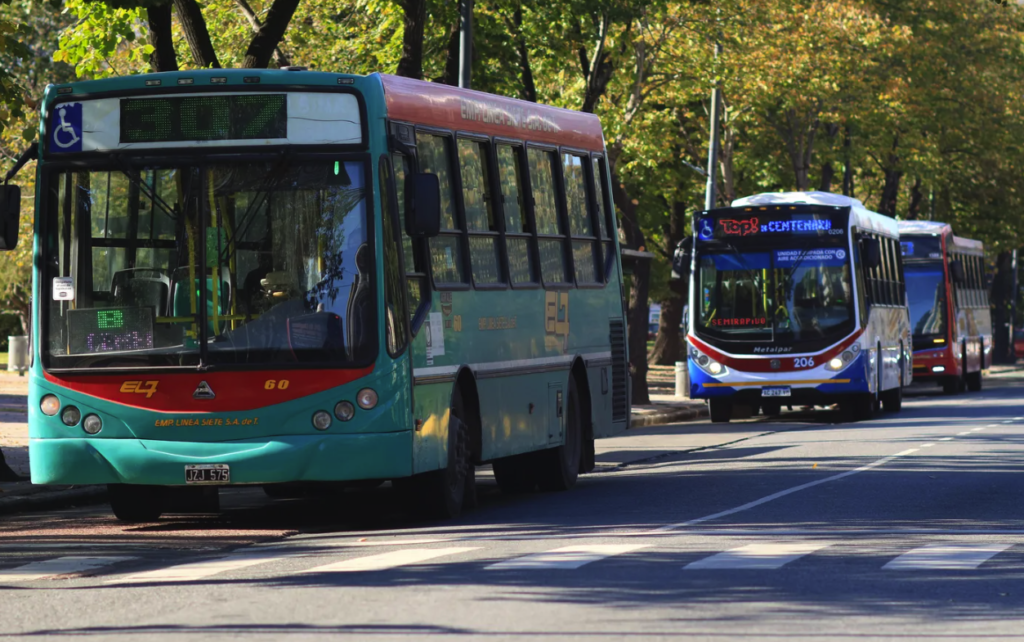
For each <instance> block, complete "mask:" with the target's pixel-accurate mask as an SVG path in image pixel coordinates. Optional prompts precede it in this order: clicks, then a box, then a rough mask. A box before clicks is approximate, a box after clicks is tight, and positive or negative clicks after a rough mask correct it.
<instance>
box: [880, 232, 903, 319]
mask: <svg viewBox="0 0 1024 642" xmlns="http://www.w3.org/2000/svg"><path fill="white" fill-rule="evenodd" d="M883 247H885V254H886V256H887V257H888V259H889V261H888V263H889V304H890V305H901V302H902V299H903V297H902V296H901V293H900V264H899V253H898V252H897V251H896V240H895V239H891V238H888V237H887V238H886V239H885V245H884V246H883Z"/></svg>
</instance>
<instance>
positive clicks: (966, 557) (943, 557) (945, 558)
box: [882, 543, 1013, 571]
mask: <svg viewBox="0 0 1024 642" xmlns="http://www.w3.org/2000/svg"><path fill="white" fill-rule="evenodd" d="M1011 546H1013V544H948V543H947V544H929V545H928V546H922V547H921V548H915V549H914V550H912V551H907V552H906V553H904V554H903V555H900V556H899V557H897V558H896V559H894V560H892V561H891V562H889V563H888V564H886V565H885V566H883V567H882V568H885V569H889V570H894V571H907V570H934V569H958V570H970V569H973V568H978V567H979V566H981V564H982V563H983V562H985V561H986V560H988V559H989V558H991V557H994V556H995V555H997V554H999V553H1002V552H1003V551H1005V550H1006V549H1008V548H1010V547H1011Z"/></svg>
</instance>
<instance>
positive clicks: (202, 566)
mask: <svg viewBox="0 0 1024 642" xmlns="http://www.w3.org/2000/svg"><path fill="white" fill-rule="evenodd" d="M280 559H284V557H283V556H280V555H258V554H248V555H232V556H230V557H219V558H217V559H212V560H204V561H202V562H192V563H189V564H177V565H175V566H168V567H166V568H158V569H155V570H152V571H144V572H142V573H135V574H134V575H129V576H128V577H123V578H120V579H114V580H108V581H107V584H142V583H147V584H148V583H153V582H156V583H161V582H193V581H196V580H202V579H205V578H207V577H211V576H213V575H218V574H220V573H227V572H229V571H236V570H239V569H243V568H248V567H250V566H256V565H257V564H266V563H267V562H273V561H275V560H280Z"/></svg>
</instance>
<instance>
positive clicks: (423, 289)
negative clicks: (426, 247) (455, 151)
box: [391, 152, 430, 334]
mask: <svg viewBox="0 0 1024 642" xmlns="http://www.w3.org/2000/svg"><path fill="white" fill-rule="evenodd" d="M391 164H392V166H393V168H394V171H395V209H396V210H398V228H399V230H400V233H401V235H402V254H403V256H404V259H405V287H406V292H407V293H408V297H409V298H408V303H409V318H410V322H411V323H412V324H413V325H412V333H413V334H416V332H417V331H418V330H419V325H420V323H422V322H423V318H426V317H425V316H423V317H422V318H420V323H416V316H417V314H420V313H421V312H423V310H421V309H420V308H425V307H426V306H427V305H429V303H430V298H429V296H428V295H427V262H426V259H425V258H424V256H425V254H424V251H423V242H424V241H423V239H412V238H409V235H408V234H406V233H405V179H406V177H407V176H409V175H410V174H411V172H412V170H411V169H410V164H409V157H408V156H406V155H405V154H400V153H398V152H395V153H393V154H392V155H391Z"/></svg>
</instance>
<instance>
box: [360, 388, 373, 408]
mask: <svg viewBox="0 0 1024 642" xmlns="http://www.w3.org/2000/svg"><path fill="white" fill-rule="evenodd" d="M356 403H357V404H359V407H360V408H362V409H363V410H370V409H371V408H373V407H374V406H376V405H377V393H376V392H374V391H373V390H372V389H371V388H363V389H362V390H360V391H359V394H357V395H356Z"/></svg>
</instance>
